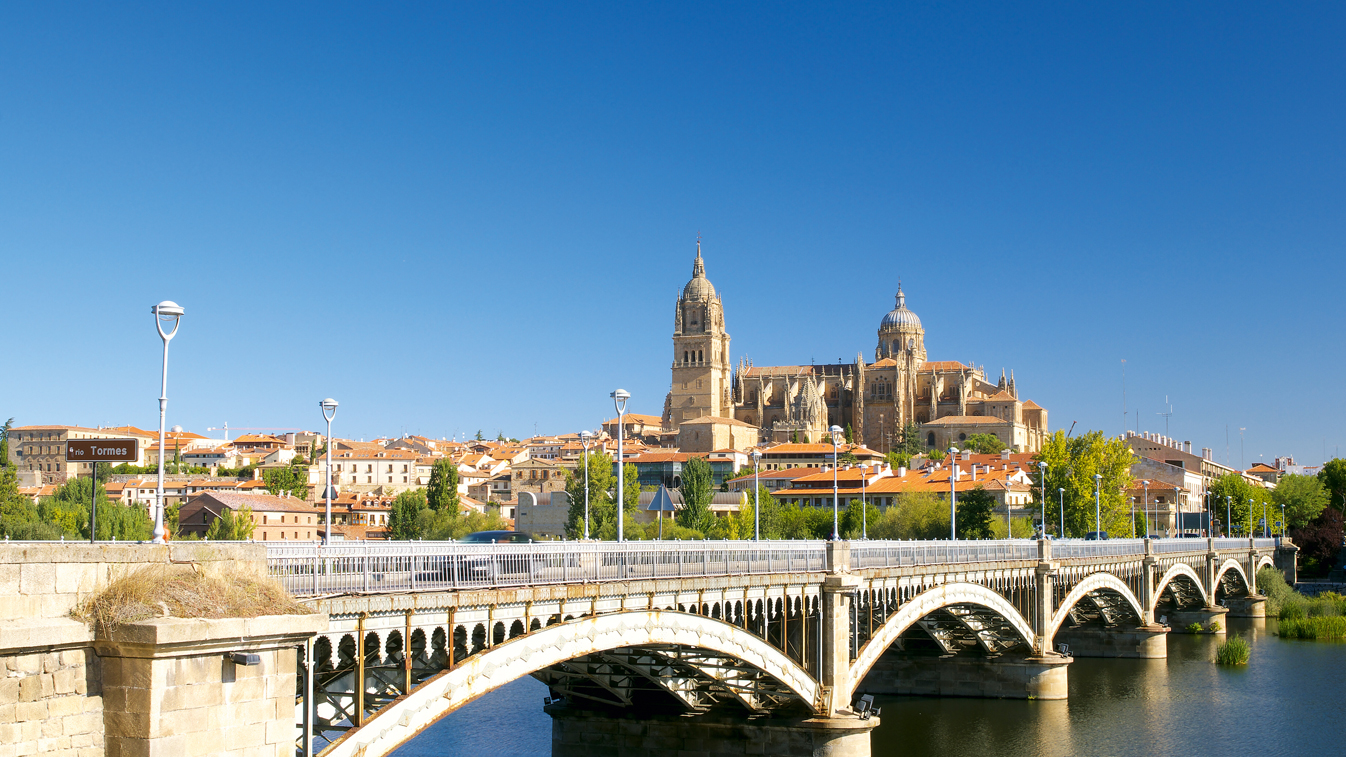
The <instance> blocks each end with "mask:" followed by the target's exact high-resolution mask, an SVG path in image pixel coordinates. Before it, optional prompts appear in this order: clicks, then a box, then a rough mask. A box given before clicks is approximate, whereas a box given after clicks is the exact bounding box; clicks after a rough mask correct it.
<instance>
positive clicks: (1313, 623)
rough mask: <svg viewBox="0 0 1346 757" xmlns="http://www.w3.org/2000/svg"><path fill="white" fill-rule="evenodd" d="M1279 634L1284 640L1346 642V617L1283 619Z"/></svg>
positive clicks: (1321, 616)
mask: <svg viewBox="0 0 1346 757" xmlns="http://www.w3.org/2000/svg"><path fill="white" fill-rule="evenodd" d="M1279 633H1280V635H1281V638H1283V639H1309V640H1313V641H1344V640H1346V617H1342V616H1340V615H1328V616H1324V615H1320V616H1317V617H1311V618H1303V617H1300V618H1290V619H1282V620H1281V623H1280V630H1279Z"/></svg>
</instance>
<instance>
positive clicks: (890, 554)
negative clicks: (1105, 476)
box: [851, 539, 1038, 568]
mask: <svg viewBox="0 0 1346 757" xmlns="http://www.w3.org/2000/svg"><path fill="white" fill-rule="evenodd" d="M1036 559H1038V543H1037V542H1036V541H1030V540H1027V539H1011V540H1005V541H972V540H968V541H938V540H937V541H861V542H851V567H853V568H898V567H902V566H906V565H944V564H960V563H981V562H1008V561H1021V560H1036Z"/></svg>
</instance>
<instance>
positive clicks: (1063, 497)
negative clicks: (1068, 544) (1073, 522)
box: [1056, 486, 1066, 539]
mask: <svg viewBox="0 0 1346 757" xmlns="http://www.w3.org/2000/svg"><path fill="white" fill-rule="evenodd" d="M1056 491H1058V492H1060V495H1061V538H1062V539H1064V538H1066V488H1065V487H1064V486H1063V487H1061V488H1060V489H1057V490H1056Z"/></svg>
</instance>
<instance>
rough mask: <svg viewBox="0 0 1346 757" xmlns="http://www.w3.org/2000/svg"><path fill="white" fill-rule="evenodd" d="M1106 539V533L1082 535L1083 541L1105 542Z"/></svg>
mask: <svg viewBox="0 0 1346 757" xmlns="http://www.w3.org/2000/svg"><path fill="white" fill-rule="evenodd" d="M1107 538H1108V532H1107V531H1090V532H1089V533H1087V534H1085V535H1084V540H1085V541H1105V540H1107Z"/></svg>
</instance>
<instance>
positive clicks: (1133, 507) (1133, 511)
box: [1131, 497, 1148, 539]
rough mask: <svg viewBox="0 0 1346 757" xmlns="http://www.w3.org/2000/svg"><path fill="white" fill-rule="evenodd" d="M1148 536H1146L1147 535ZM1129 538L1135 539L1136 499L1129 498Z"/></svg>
mask: <svg viewBox="0 0 1346 757" xmlns="http://www.w3.org/2000/svg"><path fill="white" fill-rule="evenodd" d="M1147 535H1148V534H1147ZM1131 538H1132V539H1134V538H1136V498H1135V497H1132V498H1131Z"/></svg>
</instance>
